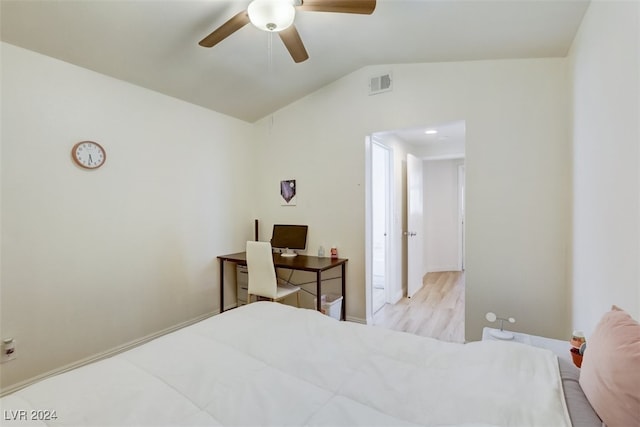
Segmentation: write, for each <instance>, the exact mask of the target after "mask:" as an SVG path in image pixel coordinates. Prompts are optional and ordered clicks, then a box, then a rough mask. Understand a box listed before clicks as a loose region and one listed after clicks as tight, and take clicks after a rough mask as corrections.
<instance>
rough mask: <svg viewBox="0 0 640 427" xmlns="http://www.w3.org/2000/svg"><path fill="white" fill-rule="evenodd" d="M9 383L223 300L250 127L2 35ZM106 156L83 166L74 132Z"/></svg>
mask: <svg viewBox="0 0 640 427" xmlns="http://www.w3.org/2000/svg"><path fill="white" fill-rule="evenodd" d="M1 49H2V50H1V53H2V147H1V148H2V170H1V177H2V180H1V182H2V246H1V248H2V273H1V280H2V283H1V284H2V286H1V297H0V299H1V310H2V313H1V316H2V317H1V336H2V337H8V336H12V337H15V339H16V342H17V359H16V360H15V361H12V362H10V363H8V364H4V365H2V377H1V384H2V388H3V389H4V388H6V387H8V386H10V385H12V384H15V383H17V382H19V381H23V380H25V379H28V378H30V377H33V376H36V375H39V374H42V373H44V372H47V371H49V370H52V369H55V368H59V367H61V366H64V365H66V364H70V363H73V362H76V361H78V360H81V359H83V358H88V357H91V356H92V355H95V354H98V353H101V352H104V351H107V350H110V349H113V348H115V347H118V346H120V345H123V344H126V343H127V342H130V341H134V340H137V339H139V338H141V337H144V336H147V335H149V334H152V333H155V332H158V331H161V330H163V329H165V328H170V327H172V326H175V325H178V324H181V323H182V322H187V321H189V320H191V319H195V318H198V317H200V316H203V315H206V314H211V313H214V312H215V311H217V310H218V309H219V302H218V274H217V271H218V265H217V262H216V259H215V257H216V255H220V254H222V253H228V252H232V251H239V250H241V249H242V243H243V242H244V241H245V240H246V238H248V237H250V236H251V230H252V221H251V214H252V212H251V208H250V205H249V203H248V200H249V199H248V195H247V194H248V190H249V188H250V187H249V184H250V183H251V182H253V180H252V178H251V176H250V173H248V172H247V171H248V170H249V171H250V170H251V169H248V168H246V167H245V165H246V162H245V160H246V159H248V158H249V147H248V141H250V140H251V138H250V135H251V131H252V127H251V125H249V124H247V123H244V122H241V121H238V120H235V119H231V118H229V117H226V116H223V115H220V114H217V113H214V112H212V111H208V110H205V109H203V108H200V107H196V106H193V105H191V104H187V103H185V102H182V101H179V100H176V99H173V98H169V97H167V96H164V95H160V94H158V93H154V92H151V91H148V90H145V89H142V88H140V87H137V86H133V85H130V84H127V83H124V82H122V81H118V80H115V79H112V78H109V77H105V76H103V75H100V74H97V73H94V72H92V71H88V70H86V69H82V68H79V67H76V66H72V65H70V64H67V63H64V62H60V61H57V60H54V59H51V58H48V57H45V56H42V55H39V54H37V53H34V52H30V51H27V50H24V49H21V48H17V47H14V46H12V45H8V44H5V43H3V44H2V45H1ZM85 139H90V140H95V141H98V142H99V143H100V144H102V145H103V146H104V147H105V148H106V150H107V160H106V163H105V165H104V166H103V167H102V168H100V169H98V170H94V171H86V170H82V169H80V168H79V167H76V166H75V165H74V163H73V162H72V160H71V157H70V152H71V147H72V146H73V144H74V143H75V142H77V141H81V140H85Z"/></svg>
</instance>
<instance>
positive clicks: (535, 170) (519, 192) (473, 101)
mask: <svg viewBox="0 0 640 427" xmlns="http://www.w3.org/2000/svg"><path fill="white" fill-rule="evenodd" d="M566 65H567V62H566V60H564V59H526V60H506V61H476V62H464V63H439V64H405V65H394V66H392V67H391V68H392V69H393V75H394V90H393V91H392V92H387V93H384V94H380V95H376V96H367V76H369V75H372V73H373V74H374V73H375V71H376V67H367V68H364V69H361V70H359V71H357V72H354V73H352V74H351V75H348V76H346V77H344V78H342V79H341V80H339V81H337V82H335V83H334V84H332V85H329V86H327V87H325V88H323V89H321V90H319V91H317V92H316V93H314V94H312V95H310V96H308V97H306V98H304V99H301V100H299V101H298V102H295V103H293V104H291V105H290V106H288V107H286V108H284V109H282V110H281V111H279V112H277V113H276V114H274V115H273V116H270V117H267V118H265V119H263V120H261V121H260V122H259V123H258V124H257V129H256V130H257V131H258V132H259V140H260V148H259V152H258V153H257V154H258V156H259V158H260V163H261V164H260V165H259V167H258V173H259V176H260V177H261V179H260V180H259V183H258V184H257V188H256V194H257V200H256V203H257V206H259V211H260V212H262V214H261V216H262V219H263V220H264V221H266V222H267V223H273V222H274V221H288V222H303V223H307V224H309V226H310V235H309V238H310V241H309V245H310V248H312V249H314V248H317V246H318V245H319V244H331V243H335V244H337V245H338V247H339V250H340V255H341V256H344V257H347V258H349V265H348V268H347V274H348V279H347V296H348V303H347V315H348V316H349V317H351V318H359V319H364V317H365V304H364V300H365V286H364V281H365V279H364V278H365V274H364V267H365V266H364V241H365V239H364V218H365V212H364V208H365V202H364V194H365V192H364V185H363V183H364V179H365V172H364V171H365V168H364V160H365V136H366V135H370V134H372V133H374V132H377V131H384V130H390V129H398V128H410V127H415V126H418V125H421V124H425V123H446V122H451V121H454V120H466V155H467V158H466V160H467V162H466V177H467V180H466V181H467V218H468V222H467V274H466V285H467V299H466V300H467V309H466V316H465V317H466V338H467V339H468V340H474V339H479V338H480V336H481V330H482V326H484V325H485V324H486V323H485V321H484V314H485V313H486V312H487V311H490V310H492V311H496V312H498V313H500V314H503V315H513V316H515V317H517V318H518V323H517V324H516V325H517V327H518V328H519V329H520V330H523V331H527V332H531V333H537V334H543V335H547V336H556V337H563V336H566V333H567V330H568V329H570V327H569V325H568V323H569V321H568V314H567V312H566V305H567V304H566V302H567V299H568V295H567V286H566V283H567V277H566V273H567V271H566V265H567V256H568V253H567V245H568V238H569V236H568V232H567V230H568V229H569V200H570V192H569V182H570V181H569V178H570V172H569V170H568V168H567V165H568V164H570V157H569V154H570V144H569V137H568V124H567V123H568V114H567V113H568V110H569V107H568V92H567V89H568V82H567V66H566ZM384 70H385V71H388V70H389V66H384ZM283 178H296V179H298V183H299V191H300V195H299V197H300V198H299V201H298V206H297V207H295V208H282V207H280V206H279V204H278V203H277V202H276V201H275V200H276V198H275V194H277V182H278V181H279V180H280V179H283ZM541 312H544V313H545V316H540V313H541Z"/></svg>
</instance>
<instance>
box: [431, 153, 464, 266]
mask: <svg viewBox="0 0 640 427" xmlns="http://www.w3.org/2000/svg"><path fill="white" fill-rule="evenodd" d="M463 163H464V161H463V160H425V161H424V163H423V169H422V170H423V177H424V210H423V212H424V256H425V258H424V265H425V268H426V271H427V272H428V273H429V272H435V271H456V270H458V258H459V253H460V252H459V243H460V242H459V239H458V208H459V207H458V166H459V165H461V164H463Z"/></svg>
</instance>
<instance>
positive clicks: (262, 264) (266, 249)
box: [247, 241, 278, 298]
mask: <svg viewBox="0 0 640 427" xmlns="http://www.w3.org/2000/svg"><path fill="white" fill-rule="evenodd" d="M247 270H248V271H247V272H248V273H249V293H250V294H251V295H260V296H263V297H267V298H275V297H276V295H277V293H278V281H277V279H276V269H275V267H274V265H273V251H272V249H271V243H269V242H253V241H248V242H247Z"/></svg>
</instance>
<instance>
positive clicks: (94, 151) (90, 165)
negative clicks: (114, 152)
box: [71, 141, 107, 169]
mask: <svg viewBox="0 0 640 427" xmlns="http://www.w3.org/2000/svg"><path fill="white" fill-rule="evenodd" d="M71 157H72V158H73V161H74V162H76V164H77V165H78V166H80V167H83V168H85V169H97V168H99V167H100V166H102V165H103V164H104V161H105V160H106V159H107V153H106V152H105V151H104V148H102V146H101V145H100V144H98V143H97V142H93V141H80V142H78V143H77V144H76V145H74V146H73V148H72V149H71Z"/></svg>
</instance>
